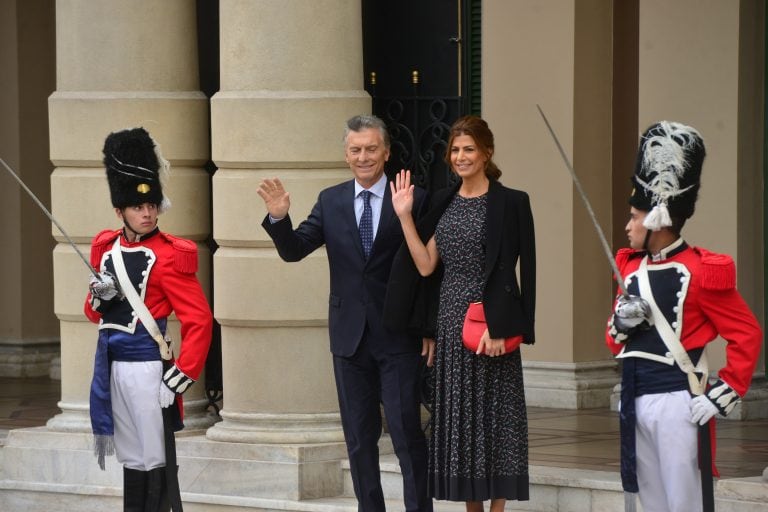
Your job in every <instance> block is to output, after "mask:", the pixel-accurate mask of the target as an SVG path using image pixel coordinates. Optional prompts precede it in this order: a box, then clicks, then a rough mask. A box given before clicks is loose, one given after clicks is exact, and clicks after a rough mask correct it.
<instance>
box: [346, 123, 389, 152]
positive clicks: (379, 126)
mask: <svg viewBox="0 0 768 512" xmlns="http://www.w3.org/2000/svg"><path fill="white" fill-rule="evenodd" d="M369 129H374V130H379V132H381V138H382V140H383V141H384V147H385V148H389V132H388V131H387V125H386V124H384V121H382V120H381V119H379V118H378V117H376V116H370V115H360V116H354V117H350V118H349V119H347V125H346V126H345V127H344V144H345V145H346V143H347V136H349V133H350V132H361V131H363V130H369Z"/></svg>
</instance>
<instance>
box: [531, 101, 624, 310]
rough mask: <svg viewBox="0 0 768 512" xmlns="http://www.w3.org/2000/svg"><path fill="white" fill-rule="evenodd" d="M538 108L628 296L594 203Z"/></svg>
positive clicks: (614, 271) (614, 272)
mask: <svg viewBox="0 0 768 512" xmlns="http://www.w3.org/2000/svg"><path fill="white" fill-rule="evenodd" d="M536 108H537V109H539V114H541V118H542V119H543V120H544V124H546V125H547V129H548V130H549V133H550V135H552V139H553V140H554V141H555V145H556V146H557V149H558V151H560V156H562V157H563V162H565V166H566V167H567V168H568V171H569V172H570V173H571V179H572V180H573V183H574V184H575V185H576V190H578V191H579V195H580V196H581V200H582V201H583V202H584V206H586V207H587V213H589V218H590V219H592V223H593V224H594V225H595V230H596V231H597V235H598V236H599V237H600V242H601V243H602V246H603V251H604V252H605V256H606V257H607V258H608V262H609V263H610V264H611V268H612V269H613V275H614V276H616V281H617V282H618V283H619V289H621V293H622V295H624V296H627V295H629V293H627V287H626V286H625V285H624V278H622V277H621V272H619V267H618V265H616V259H615V258H614V257H613V252H611V247H610V246H609V245H608V240H606V238H605V235H604V234H603V229H602V228H601V227H600V223H599V222H598V221H597V216H596V215H595V212H594V210H592V204H590V202H589V198H588V197H587V194H586V192H584V189H583V188H582V187H581V181H579V177H578V176H576V173H575V172H574V170H573V166H572V165H571V161H570V160H568V156H567V155H566V154H565V151H564V150H563V146H562V145H561V144H560V140H559V139H558V138H557V135H555V130H553V129H552V126H551V125H550V124H549V121H548V120H547V116H545V115H544V111H543V110H541V107H540V106H539V105H538V103H537V104H536Z"/></svg>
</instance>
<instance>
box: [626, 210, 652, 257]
mask: <svg viewBox="0 0 768 512" xmlns="http://www.w3.org/2000/svg"><path fill="white" fill-rule="evenodd" d="M647 214H648V212H644V211H642V210H638V209H637V208H635V207H634V206H632V207H630V208H629V222H627V225H626V226H624V231H626V233H627V238H628V239H629V246H630V247H631V248H633V249H635V250H639V249H642V248H643V245H644V243H645V235H646V233H647V232H648V228H646V227H645V226H643V220H644V219H645V216H646V215H647Z"/></svg>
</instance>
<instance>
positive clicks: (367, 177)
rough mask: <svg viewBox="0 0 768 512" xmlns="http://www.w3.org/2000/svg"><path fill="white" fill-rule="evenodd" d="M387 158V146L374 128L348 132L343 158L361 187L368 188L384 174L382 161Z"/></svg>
mask: <svg viewBox="0 0 768 512" xmlns="http://www.w3.org/2000/svg"><path fill="white" fill-rule="evenodd" d="M388 159H389V148H386V147H384V139H383V138H382V136H381V132H380V131H379V130H378V129H376V128H366V129H364V130H361V131H359V132H349V134H348V135H347V140H346V143H345V145H344V160H346V162H347V163H348V164H349V168H350V169H352V173H353V174H354V175H355V179H356V180H357V182H358V183H359V184H360V185H361V186H362V187H363V188H370V187H371V186H372V185H374V184H375V183H376V182H377V181H379V178H381V175H382V174H384V162H386V161H387V160H388Z"/></svg>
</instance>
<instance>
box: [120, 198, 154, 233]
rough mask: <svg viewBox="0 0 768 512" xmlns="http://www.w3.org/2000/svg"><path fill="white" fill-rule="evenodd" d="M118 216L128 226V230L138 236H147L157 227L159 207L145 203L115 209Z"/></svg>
mask: <svg viewBox="0 0 768 512" xmlns="http://www.w3.org/2000/svg"><path fill="white" fill-rule="evenodd" d="M115 212H116V213H117V216H118V217H119V218H120V219H122V220H123V221H124V222H126V223H127V224H128V228H129V229H130V230H131V231H133V232H134V233H136V234H137V235H146V234H147V233H149V232H151V231H152V230H153V229H155V226H156V225H157V213H158V212H157V205H156V204H155V203H143V204H137V205H135V206H128V207H126V208H123V209H122V210H121V209H120V208H115Z"/></svg>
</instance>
